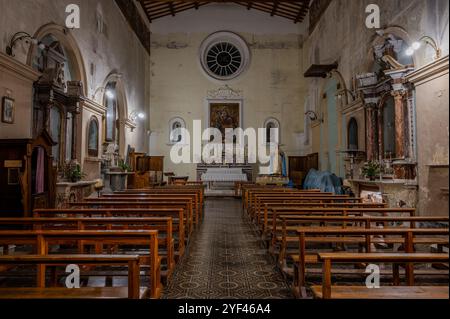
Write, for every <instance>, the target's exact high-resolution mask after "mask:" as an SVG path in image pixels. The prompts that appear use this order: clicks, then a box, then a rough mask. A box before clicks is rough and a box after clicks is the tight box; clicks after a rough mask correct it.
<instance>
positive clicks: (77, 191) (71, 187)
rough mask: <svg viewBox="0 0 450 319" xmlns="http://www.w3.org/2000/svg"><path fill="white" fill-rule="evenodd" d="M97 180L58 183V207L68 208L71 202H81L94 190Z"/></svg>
mask: <svg viewBox="0 0 450 319" xmlns="http://www.w3.org/2000/svg"><path fill="white" fill-rule="evenodd" d="M96 183H97V181H80V182H76V183H71V182H60V183H56V208H68V203H69V202H81V201H82V200H83V198H85V197H88V196H90V195H91V194H92V193H93V192H94V185H95V184H96Z"/></svg>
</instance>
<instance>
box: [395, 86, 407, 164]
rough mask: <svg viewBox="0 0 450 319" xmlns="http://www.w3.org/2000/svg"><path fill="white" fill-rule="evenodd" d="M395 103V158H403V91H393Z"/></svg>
mask: <svg viewBox="0 0 450 319" xmlns="http://www.w3.org/2000/svg"><path fill="white" fill-rule="evenodd" d="M392 95H393V96H394V101H395V157H396V158H405V156H406V154H405V114H404V104H403V103H404V102H403V101H404V100H403V97H404V96H405V92H404V91H393V92H392Z"/></svg>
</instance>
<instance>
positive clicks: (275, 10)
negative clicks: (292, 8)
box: [270, 1, 278, 17]
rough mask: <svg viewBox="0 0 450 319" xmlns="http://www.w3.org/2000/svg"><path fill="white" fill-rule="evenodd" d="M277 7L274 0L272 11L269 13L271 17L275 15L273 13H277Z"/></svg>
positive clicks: (276, 2)
mask: <svg viewBox="0 0 450 319" xmlns="http://www.w3.org/2000/svg"><path fill="white" fill-rule="evenodd" d="M277 8H278V1H275V2H274V3H273V9H272V12H271V13H270V16H272V17H273V16H274V15H275V13H277Z"/></svg>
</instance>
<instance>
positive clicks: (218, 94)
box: [207, 85, 243, 100]
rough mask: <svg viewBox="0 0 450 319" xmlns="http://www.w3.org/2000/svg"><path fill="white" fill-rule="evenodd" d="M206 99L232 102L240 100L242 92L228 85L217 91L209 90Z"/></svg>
mask: <svg viewBox="0 0 450 319" xmlns="http://www.w3.org/2000/svg"><path fill="white" fill-rule="evenodd" d="M207 98H208V99H220V100H232V99H242V98H243V93H242V90H234V89H232V88H230V87H229V86H228V85H224V86H222V87H220V88H218V89H217V90H209V91H208V92H207Z"/></svg>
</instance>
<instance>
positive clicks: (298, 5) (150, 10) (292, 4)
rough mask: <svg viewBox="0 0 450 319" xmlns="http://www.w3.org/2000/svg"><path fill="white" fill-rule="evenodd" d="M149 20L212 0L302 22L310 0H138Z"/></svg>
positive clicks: (195, 8) (205, 3) (189, 8)
mask: <svg viewBox="0 0 450 319" xmlns="http://www.w3.org/2000/svg"><path fill="white" fill-rule="evenodd" d="M139 2H140V4H141V6H142V7H143V8H144V10H145V13H146V14H147V17H148V19H149V20H150V22H152V21H154V20H156V19H158V18H162V17H165V16H175V15H176V14H177V13H180V12H182V11H186V10H192V9H194V10H198V9H199V8H200V7H202V6H204V5H207V4H209V3H214V2H227V3H235V4H237V5H241V6H245V7H246V8H247V9H248V10H259V11H263V12H266V13H267V14H270V15H271V16H278V17H283V18H286V19H289V20H291V21H293V22H294V23H297V22H302V21H303V19H304V18H305V16H306V14H307V13H308V10H309V2H310V0H301V1H153V0H139Z"/></svg>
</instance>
